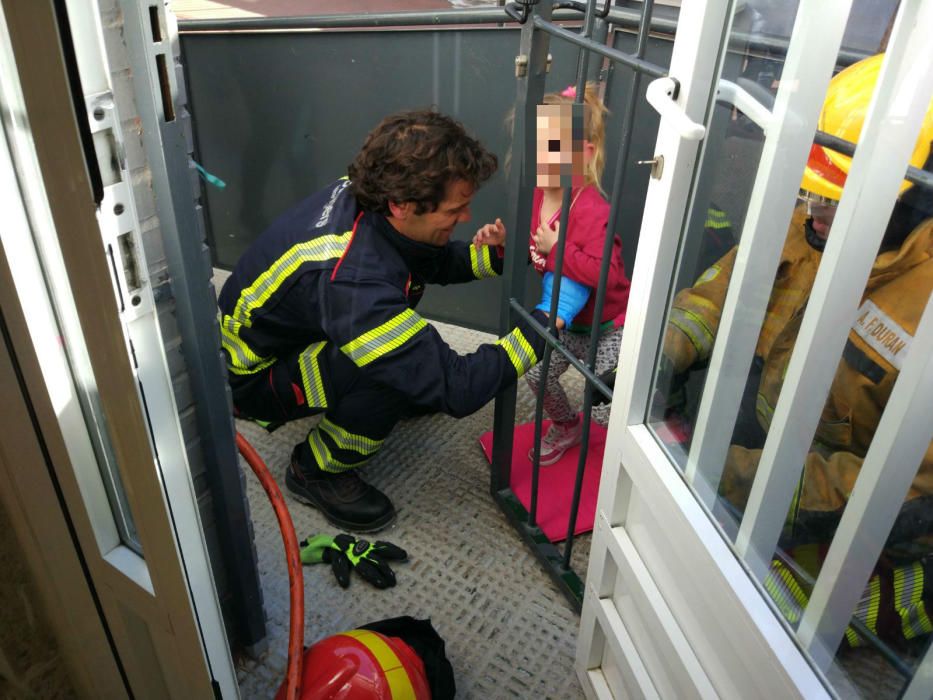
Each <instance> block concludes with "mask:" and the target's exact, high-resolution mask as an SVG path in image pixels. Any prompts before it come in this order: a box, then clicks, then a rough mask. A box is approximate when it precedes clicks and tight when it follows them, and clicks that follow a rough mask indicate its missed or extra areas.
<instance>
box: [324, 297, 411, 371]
mask: <svg viewBox="0 0 933 700" xmlns="http://www.w3.org/2000/svg"><path fill="white" fill-rule="evenodd" d="M427 325H428V324H427V323H426V322H425V320H424V319H423V318H421V316H419V315H418V314H417V313H415V312H414V311H412V310H411V309H405V310H404V311H403V312H402V313H400V314H398V315H397V316H393V317H392V318H390V319H389V320H388V321H386V322H385V323H383V324H382V325H380V326H376V327H375V328H373V329H372V330H370V331H366V332H365V333H363V335H361V336H360V337H358V338H356V339H355V340H351V341H350V342H349V343H347V344H346V345H344V346H343V347H341V348H340V349H341V350H342V351H343V352H344V353H345V354H346V355H348V356H349V357H350V359H351V360H353V361H354V362H355V363H356V365H357V366H358V367H364V366H365V365H368V364H369V363H370V362H372V361H373V360H377V359H379V358H380V357H382V356H383V355H385V354H387V353H390V352H392V351H393V350H395V349H396V348H398V347H401V346H402V345H404V344H405V343H406V342H408V340H409V339H410V338H411V337H412V336H413V335H415V334H416V333H417V332H418V331H420V330H422V329H423V328H426V327H427Z"/></svg>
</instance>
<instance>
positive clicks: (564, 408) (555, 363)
mask: <svg viewBox="0 0 933 700" xmlns="http://www.w3.org/2000/svg"><path fill="white" fill-rule="evenodd" d="M568 335H569V334H568V333H566V332H564V331H561V332H560V341H561V342H562V343H566V342H567V338H568ZM568 367H570V362H568V361H567V358H566V357H564V356H563V355H562V354H561V353H559V352H554V351H552V352H551V363H550V366H549V367H548V373H547V380H546V381H545V385H544V412H545V413H546V414H547V417H548V418H550V419H551V420H552V421H553V422H555V423H572V422H573V421H574V420H576V417H577V412H576V411H574V410H573V408H572V407H571V405H570V402H569V401H568V400H567V394H566V393H564V387H562V386H561V385H560V377H561V375H562V374H563V373H564V372H566V371H567V368H568ZM542 369H543V365H542V364H540V363H539V364H537V365H535V366H534V367H532V368H531V370H529V371H528V372H527V373H526V374H525V380H526V381H527V382H528V386H529V387H530V388H531V391H532V392H533V393H534V395H535V396H537V395H538V387H539V386H540V385H541V372H542Z"/></svg>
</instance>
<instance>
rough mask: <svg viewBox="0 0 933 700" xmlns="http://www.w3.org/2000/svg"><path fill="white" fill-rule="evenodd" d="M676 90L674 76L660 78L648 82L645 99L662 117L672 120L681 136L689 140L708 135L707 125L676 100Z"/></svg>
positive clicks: (697, 139)
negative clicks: (697, 120) (685, 109)
mask: <svg viewBox="0 0 933 700" xmlns="http://www.w3.org/2000/svg"><path fill="white" fill-rule="evenodd" d="M676 90H677V83H676V82H675V81H674V79H673V78H669V77H668V78H658V79H656V80H652V81H651V82H650V83H648V89H647V90H645V99H647V100H648V104H650V105H651V106H652V107H654V109H655V111H656V112H657V113H658V114H660V115H661V118H662V119H667V120H669V121H670V123H671V125H672V126H673V127H674V128H675V129H677V132H678V133H679V134H680V137H681V138H683V139H686V140H687V141H699V140H700V139H702V138H703V137H704V136H705V135H706V127H705V126H703V125H702V124H697V123H696V122H695V121H693V120H692V119H691V118H690V117H688V116H687V114H686V113H685V112H684V110H683V108H682V107H681V106H680V105H679V104H677V103H676V102H675V101H674V94H675V92H676Z"/></svg>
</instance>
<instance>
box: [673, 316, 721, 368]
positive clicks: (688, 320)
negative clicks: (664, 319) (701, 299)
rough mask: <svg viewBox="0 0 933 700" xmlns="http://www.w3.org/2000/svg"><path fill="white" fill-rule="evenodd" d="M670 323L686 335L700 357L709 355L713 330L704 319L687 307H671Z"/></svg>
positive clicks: (711, 347)
mask: <svg viewBox="0 0 933 700" xmlns="http://www.w3.org/2000/svg"><path fill="white" fill-rule="evenodd" d="M670 323H671V324H673V325H674V326H675V327H676V328H679V329H680V330H681V331H682V332H683V334H684V335H686V336H687V337H688V338H689V339H690V342H691V343H692V344H693V347H694V348H696V351H697V354H698V355H699V356H700V357H701V358H705V357H707V356H708V355H709V353H710V351H712V349H713V339H714V336H713V331H712V330H710V327H709V326H708V325H707V324H706V320H705V319H704V318H703V317H702V316H700V315H699V314H697V313H694V312H693V311H689V310H688V309H680V308H676V307H675V308H673V309H671V317H670Z"/></svg>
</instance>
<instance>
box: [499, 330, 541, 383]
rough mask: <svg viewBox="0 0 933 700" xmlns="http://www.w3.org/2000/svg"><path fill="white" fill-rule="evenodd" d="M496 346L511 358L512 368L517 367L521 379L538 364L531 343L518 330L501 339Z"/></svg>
mask: <svg viewBox="0 0 933 700" xmlns="http://www.w3.org/2000/svg"><path fill="white" fill-rule="evenodd" d="M496 345H499V346H500V347H501V348H502V349H503V350H505V354H506V355H508V356H509V360H511V362H512V366H513V367H515V371H516V372H517V373H518V376H519V377H520V376H522V375H523V374H524V373H525V372H527V371H528V370H530V369H531V368H532V367H534V366H535V364H537V362H538V358H537V356H536V355H535V351H534V348H533V347H531V343H529V342H528V341H527V340H526V339H525V336H524V335H523V334H522V332H521V330H519V329H518V328H516V329H515V330H513V331H512V332H511V333H509V334H508V335H506V336H504V337H502V338H499V340H497V341H496Z"/></svg>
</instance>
